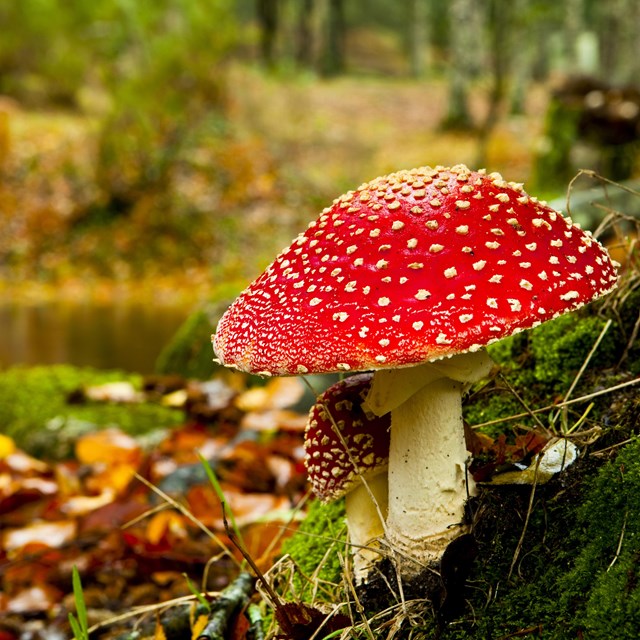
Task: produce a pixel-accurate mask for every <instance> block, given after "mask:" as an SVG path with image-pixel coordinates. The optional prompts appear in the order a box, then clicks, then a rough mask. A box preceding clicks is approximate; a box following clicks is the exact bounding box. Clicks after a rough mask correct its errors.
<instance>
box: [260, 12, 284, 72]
mask: <svg viewBox="0 0 640 640" xmlns="http://www.w3.org/2000/svg"><path fill="white" fill-rule="evenodd" d="M278 9H279V7H278V0H257V4H256V14H257V17H258V23H259V25H260V55H261V58H262V62H263V64H264V65H265V66H267V67H269V68H271V67H273V65H274V64H275V48H276V47H275V45H276V36H277V34H278V26H279V11H278Z"/></svg>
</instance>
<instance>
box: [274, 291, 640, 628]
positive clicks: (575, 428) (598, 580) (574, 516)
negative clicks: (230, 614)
mask: <svg viewBox="0 0 640 640" xmlns="http://www.w3.org/2000/svg"><path fill="white" fill-rule="evenodd" d="M638 300H639V297H638V294H637V291H636V285H635V281H633V280H632V281H630V282H626V283H625V284H623V287H622V289H621V291H620V292H619V293H618V294H617V295H615V296H612V297H611V298H610V299H609V300H608V301H607V302H606V303H604V304H599V305H591V306H590V307H588V308H586V309H585V310H582V311H581V312H578V313H574V314H571V315H567V316H563V317H561V318H559V319H557V320H554V321H552V322H549V323H546V324H545V325H542V326H541V327H539V328H537V329H535V330H533V331H529V332H524V333H521V334H518V335H516V336H514V337H512V338H510V339H507V340H504V341H501V342H500V343H498V344H497V345H495V346H494V347H493V348H492V350H491V352H492V356H493V358H494V359H495V361H496V362H497V363H498V365H499V367H498V368H497V369H496V371H495V373H494V375H493V377H492V378H491V380H489V381H488V382H485V383H484V384H483V385H480V386H479V387H477V388H476V389H474V390H472V392H471V394H470V395H469V397H468V398H467V400H466V405H465V417H466V420H467V422H468V423H469V424H470V425H481V424H485V423H489V424H486V425H485V426H484V427H481V428H480V431H483V432H484V433H485V434H487V435H488V436H490V437H493V438H500V437H501V438H502V439H503V440H506V442H510V441H512V439H513V438H515V437H516V436H517V435H518V434H522V433H526V432H527V431H528V430H532V429H536V430H546V431H547V433H549V432H553V433H556V434H560V435H565V436H566V437H569V438H571V439H572V440H573V441H574V442H575V444H576V445H577V446H578V447H579V449H580V457H579V459H578V461H577V462H575V463H574V464H573V465H572V466H570V467H569V468H568V469H566V470H565V471H563V472H562V473H560V474H558V475H556V476H554V477H553V478H552V479H551V480H550V481H549V482H548V483H547V484H544V485H535V486H534V485H531V484H527V485H497V484H491V483H488V484H481V485H480V486H479V493H478V496H477V497H476V498H475V499H473V501H472V504H471V505H470V506H471V507H472V509H473V513H474V516H473V535H474V537H475V539H476V542H477V545H478V555H477V558H476V560H475V562H474V564H473V567H472V570H471V574H470V576H469V579H468V581H467V584H466V587H465V591H464V603H465V604H464V611H463V612H462V613H461V615H459V616H457V617H455V619H452V620H449V621H448V622H447V623H446V624H445V625H444V626H443V625H441V624H440V625H438V623H437V616H436V615H435V614H434V610H433V607H432V606H431V605H430V604H429V603H426V602H425V601H421V602H413V603H410V604H409V605H408V606H407V607H406V608H405V610H404V612H403V611H402V607H401V606H400V596H399V594H398V593H395V594H393V595H391V596H390V598H389V607H390V609H389V611H388V612H387V613H386V614H382V615H380V612H379V610H377V611H368V612H367V614H369V616H373V615H374V614H376V613H377V616H375V617H373V618H371V617H370V622H369V625H370V626H371V629H372V633H373V637H375V638H378V637H380V638H388V637H402V638H440V637H442V638H451V639H456V640H457V639H460V640H462V639H470V638H473V639H475V638H477V639H487V640H488V639H491V640H497V639H505V640H506V638H515V637H517V638H539V637H541V638H553V639H554V640H556V639H557V640H565V639H566V640H570V639H577V638H589V639H603V640H604V639H610V638H616V639H628V640H632V639H633V640H635V639H636V638H638V636H639V634H640V439H637V432H638V426H640V397H639V396H638V387H635V386H633V385H629V386H626V387H620V388H618V389H617V390H612V391H608V389H611V388H613V387H615V386H616V385H622V384H624V383H625V382H629V381H631V380H633V377H634V376H635V375H637V373H638V368H639V366H640V365H639V363H640V358H638V349H637V348H636V346H635V339H634V338H635V334H637V330H636V331H635V332H634V327H635V323H636V321H637V318H638V317H639V315H638V312H639V310H640V305H639V304H638ZM596 344H597V345H598V346H597V348H594V346H595V345H596ZM585 363H586V366H584V365H585ZM594 394H595V395H594ZM586 396H590V397H588V398H587V397H586ZM581 397H584V398H585V399H584V400H580V398H581ZM566 399H569V400H574V401H575V402H574V403H573V404H570V405H568V406H566V407H565V409H564V410H561V411H558V410H557V409H556V410H553V411H552V410H547V411H542V412H539V413H536V414H535V416H534V415H531V414H529V415H527V412H528V411H529V410H535V409H538V408H542V407H545V406H549V405H553V404H558V403H559V402H561V401H562V400H566ZM515 414H525V415H522V417H520V418H518V419H511V420H504V418H509V417H511V416H514V415H515ZM498 420H503V421H502V422H499V421H498ZM343 521H344V510H343V507H342V505H341V504H338V505H330V506H326V507H325V506H321V505H315V506H314V507H313V508H312V509H311V510H310V512H309V516H308V518H307V520H306V521H305V522H304V523H303V525H302V527H301V533H300V534H299V535H297V536H296V537H294V538H293V539H292V540H291V541H290V542H289V543H288V545H287V548H286V551H287V553H289V554H290V555H291V557H292V558H293V560H294V562H295V563H296V565H298V566H299V576H302V575H307V576H309V575H313V574H314V571H316V569H317V567H318V565H319V564H320V565H321V566H322V567H323V569H322V575H323V579H324V580H325V581H326V582H327V583H329V584H331V583H333V584H334V585H335V589H334V591H333V592H331V591H326V590H325V591H323V592H314V593H313V594H312V595H313V598H312V599H314V602H320V601H322V600H323V599H324V600H325V601H326V600H327V599H328V601H329V602H330V603H331V604H334V605H335V604H336V602H339V601H340V600H339V598H340V597H341V598H342V600H341V601H342V602H344V603H345V604H344V607H343V609H344V611H348V610H351V611H352V615H353V619H354V622H355V623H356V627H358V628H360V629H361V631H356V630H355V629H354V630H353V631H352V632H351V633H352V634H353V637H363V638H365V637H366V638H370V637H371V634H370V633H369V630H366V631H365V630H364V629H365V625H364V624H363V617H362V616H360V617H359V616H358V615H357V614H353V611H354V609H353V595H352V592H351V590H350V588H349V586H348V578H346V577H345V573H344V571H343V568H342V566H341V565H340V563H339V562H337V561H336V558H337V557H338V556H337V554H338V551H339V550H341V549H342V547H341V546H340V544H339V543H336V540H335V533H332V534H328V533H327V534H326V535H322V536H318V535H317V532H319V531H320V532H322V531H325V532H330V531H332V532H335V531H336V530H338V531H342V534H341V535H342V537H343V539H344V536H345V534H344V531H343V530H342V529H340V526H341V525H342V524H343ZM292 584H297V583H296V582H295V581H292ZM295 591H296V592H297V593H296V595H298V596H299V595H302V596H303V597H306V598H307V600H309V596H310V592H309V591H308V590H307V591H304V590H299V589H296V590H295ZM327 593H332V595H331V597H329V598H327V596H326V594H327ZM336 598H338V599H336ZM394 598H395V599H394ZM349 601H351V605H349V606H350V607H351V609H349V606H348V605H347V604H346V603H348V602H349ZM393 634H396V635H395V636H394V635H393Z"/></svg>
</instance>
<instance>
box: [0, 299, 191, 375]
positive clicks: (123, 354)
mask: <svg viewBox="0 0 640 640" xmlns="http://www.w3.org/2000/svg"><path fill="white" fill-rule="evenodd" d="M189 311H190V309H188V308H183V307H172V306H165V305H160V306H153V305H149V304H141V303H140V304H136V303H133V302H116V303H111V304H98V303H70V302H66V301H65V302H48V303H43V304H12V303H0V367H7V366H10V365H14V364H26V365H36V364H55V363H67V364H74V365H78V366H91V367H97V368H102V369H114V368H115V369H124V370H127V371H137V372H140V373H151V372H152V371H153V369H154V365H155V361H156V358H157V357H158V355H159V353H160V351H161V350H162V348H163V347H164V346H165V345H166V343H167V341H169V340H170V339H171V337H172V336H173V334H174V333H175V331H176V329H177V328H178V327H179V326H180V324H181V323H182V322H183V321H184V320H185V318H186V317H187V315H188V314H189Z"/></svg>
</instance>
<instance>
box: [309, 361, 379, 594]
mask: <svg viewBox="0 0 640 640" xmlns="http://www.w3.org/2000/svg"><path fill="white" fill-rule="evenodd" d="M371 380H372V375H371V374H366V373H365V374H359V375H355V376H351V377H350V378H346V379H345V380H342V381H340V382H337V383H336V384H334V385H332V386H331V387H329V388H328V389H327V390H326V391H324V393H322V394H321V395H320V396H318V398H317V400H316V402H315V404H314V405H313V407H311V410H310V411H309V422H308V423H307V429H306V432H305V443H304V446H305V451H306V457H305V463H306V465H307V471H308V475H309V481H310V482H311V487H312V489H313V491H314V492H315V494H316V495H317V496H318V498H320V500H322V501H323V502H330V501H332V500H336V499H338V498H340V497H341V496H345V508H346V516H347V527H348V530H349V541H350V543H351V546H352V549H353V556H352V557H353V567H354V577H355V581H356V584H361V583H362V582H365V581H366V578H367V575H368V574H369V571H370V569H371V567H372V565H373V564H374V563H375V562H377V561H378V560H379V559H380V553H379V548H380V540H381V539H382V538H383V537H384V531H385V527H384V522H385V519H386V517H387V502H388V487H387V461H388V457H389V426H390V419H389V416H384V417H376V416H375V415H372V414H367V413H365V411H364V410H363V400H364V398H365V397H366V396H367V394H368V392H369V389H370V386H371Z"/></svg>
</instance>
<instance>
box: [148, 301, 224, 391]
mask: <svg viewBox="0 0 640 640" xmlns="http://www.w3.org/2000/svg"><path fill="white" fill-rule="evenodd" d="M211 316H212V314H211V313H209V312H207V311H206V310H204V309H198V310H197V311H194V312H193V313H192V314H191V315H190V316H189V317H188V318H187V319H186V320H185V321H184V322H183V324H182V325H181V326H180V328H179V329H178V331H177V332H176V334H175V335H174V336H173V338H172V339H171V341H170V342H169V344H167V346H166V347H165V348H164V349H163V350H162V352H161V353H160V355H159V356H158V360H157V362H156V371H157V373H160V374H178V375H181V376H184V377H185V378H193V379H196V380H208V379H209V378H211V376H212V375H213V373H214V371H215V370H216V368H217V365H216V364H215V363H214V361H213V358H214V354H213V349H212V347H211V333H212V332H213V328H214V327H215V322H213V321H212V317H211Z"/></svg>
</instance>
